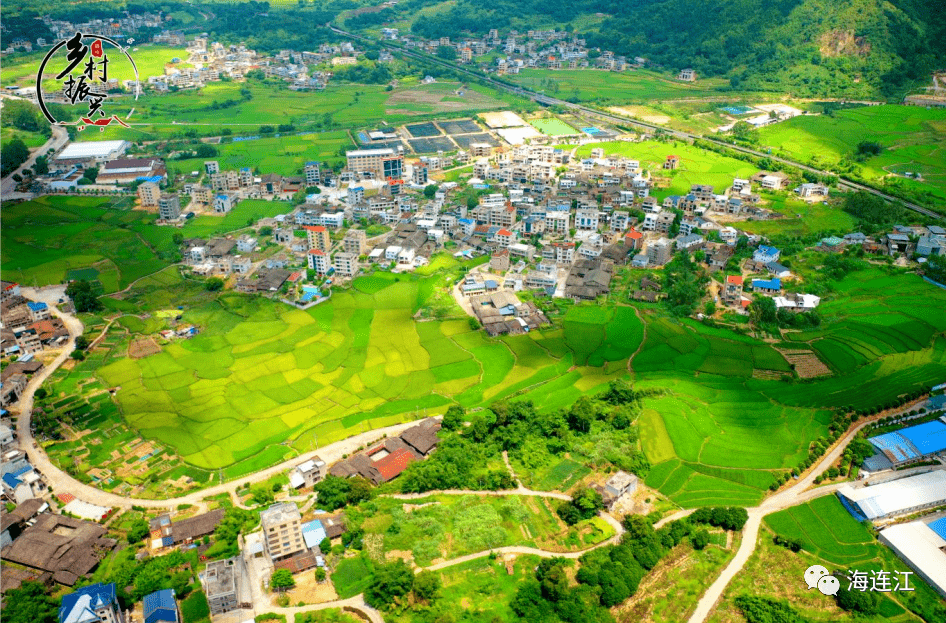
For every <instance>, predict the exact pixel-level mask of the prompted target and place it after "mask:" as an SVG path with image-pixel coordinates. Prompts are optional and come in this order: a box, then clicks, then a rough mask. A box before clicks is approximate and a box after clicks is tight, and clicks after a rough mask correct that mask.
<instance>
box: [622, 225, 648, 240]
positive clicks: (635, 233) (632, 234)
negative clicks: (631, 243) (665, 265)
mask: <svg viewBox="0 0 946 623" xmlns="http://www.w3.org/2000/svg"><path fill="white" fill-rule="evenodd" d="M625 237H626V238H630V239H631V240H640V239H641V238H643V237H644V234H642V233H641V232H639V231H637V230H636V229H634V228H633V227H632V228H631V230H630V231H629V232H627V234H625Z"/></svg>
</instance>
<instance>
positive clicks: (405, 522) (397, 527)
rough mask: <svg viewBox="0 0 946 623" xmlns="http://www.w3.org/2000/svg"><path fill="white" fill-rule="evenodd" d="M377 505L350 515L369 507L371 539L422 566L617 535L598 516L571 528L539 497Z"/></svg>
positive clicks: (388, 553)
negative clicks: (503, 549)
mask: <svg viewBox="0 0 946 623" xmlns="http://www.w3.org/2000/svg"><path fill="white" fill-rule="evenodd" d="M373 507H375V509H376V510H368V509H361V511H356V512H355V513H351V514H350V517H351V519H354V520H356V521H357V519H358V515H359V514H360V512H364V516H365V518H364V520H363V523H362V527H363V529H364V530H365V532H366V534H367V535H368V536H367V537H366V539H367V540H373V539H377V540H379V541H380V542H381V546H380V551H381V552H382V553H383V555H384V556H385V558H393V557H395V556H396V557H400V558H405V557H407V558H408V559H409V561H410V562H413V563H414V564H416V565H418V566H427V565H429V564H430V563H431V561H433V560H437V559H443V560H450V559H452V558H457V557H459V556H464V555H466V554H472V553H475V552H480V551H483V550H488V549H492V548H496V547H503V546H506V545H523V546H527V547H538V548H544V549H551V550H553V551H561V552H566V551H571V550H574V549H581V548H583V547H587V545H589V544H593V543H597V542H600V541H603V540H605V539H607V538H608V537H610V536H611V534H612V531H611V530H610V528H608V529H605V526H606V525H605V526H602V525H600V524H599V522H597V521H595V520H594V519H592V520H586V521H583V522H581V523H579V524H577V525H575V526H572V527H569V526H567V525H566V524H565V523H564V522H562V521H561V519H560V518H559V517H558V515H556V513H555V510H554V507H553V501H550V500H548V499H546V498H538V497H528V496H517V495H509V496H501V497H496V496H475V495H464V496H446V495H441V496H430V497H426V498H421V499H418V500H412V501H411V502H410V503H405V502H403V501H401V500H393V499H384V498H379V499H378V500H376V501H375V502H374V503H373ZM371 535H377V536H375V537H372V536H371ZM585 537H587V538H585Z"/></svg>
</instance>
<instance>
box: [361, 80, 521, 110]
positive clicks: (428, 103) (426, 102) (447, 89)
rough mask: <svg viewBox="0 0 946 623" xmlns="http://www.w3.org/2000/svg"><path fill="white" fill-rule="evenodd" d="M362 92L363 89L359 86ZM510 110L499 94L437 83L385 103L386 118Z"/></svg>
mask: <svg viewBox="0 0 946 623" xmlns="http://www.w3.org/2000/svg"><path fill="white" fill-rule="evenodd" d="M358 86H359V88H361V87H362V86H363V85H358ZM504 106H507V104H505V103H504V102H503V100H502V99H500V97H499V96H498V94H497V93H496V92H495V91H492V90H490V89H488V88H486V87H481V86H478V85H472V86H468V87H466V86H464V85H461V84H460V83H459V82H437V83H434V84H424V85H415V86H411V87H408V88H403V89H398V90H395V91H394V92H393V93H392V94H391V95H390V96H389V97H388V98H387V100H386V101H385V102H384V104H383V110H382V111H379V113H380V114H378V115H376V117H375V118H380V117H383V116H384V115H404V116H408V117H409V116H418V115H429V114H437V113H461V114H462V113H464V112H466V113H467V114H469V112H467V111H470V112H472V111H476V110H490V109H494V108H502V107H504Z"/></svg>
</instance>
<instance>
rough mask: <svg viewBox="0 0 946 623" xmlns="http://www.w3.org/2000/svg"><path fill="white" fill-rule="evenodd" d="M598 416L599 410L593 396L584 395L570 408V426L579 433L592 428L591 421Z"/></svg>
mask: <svg viewBox="0 0 946 623" xmlns="http://www.w3.org/2000/svg"><path fill="white" fill-rule="evenodd" d="M595 417H597V412H596V409H595V406H594V403H593V402H592V400H591V398H589V397H588V396H582V397H581V398H579V399H578V400H576V401H575V404H573V405H572V406H571V409H569V410H568V416H567V420H568V427H569V428H571V429H572V430H574V431H577V432H579V433H587V432H588V431H590V430H591V423H592V422H594V420H595Z"/></svg>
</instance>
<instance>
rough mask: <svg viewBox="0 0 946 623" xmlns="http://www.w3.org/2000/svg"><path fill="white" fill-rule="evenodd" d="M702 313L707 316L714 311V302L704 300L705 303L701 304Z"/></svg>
mask: <svg viewBox="0 0 946 623" xmlns="http://www.w3.org/2000/svg"><path fill="white" fill-rule="evenodd" d="M703 313H704V314H706V315H707V316H712V315H713V314H715V313H716V303H714V302H713V301H706V305H704V306H703Z"/></svg>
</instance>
